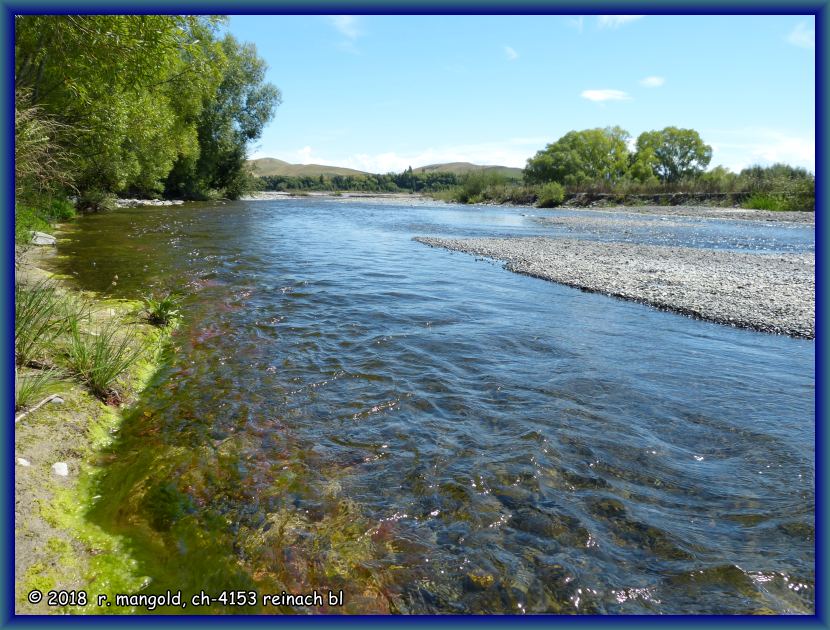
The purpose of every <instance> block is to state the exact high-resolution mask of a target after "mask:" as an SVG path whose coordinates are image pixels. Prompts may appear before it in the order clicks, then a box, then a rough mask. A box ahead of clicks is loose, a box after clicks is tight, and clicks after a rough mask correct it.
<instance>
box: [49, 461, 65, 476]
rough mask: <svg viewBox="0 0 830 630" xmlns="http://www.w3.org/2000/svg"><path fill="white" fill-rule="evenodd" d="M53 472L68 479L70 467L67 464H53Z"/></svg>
mask: <svg viewBox="0 0 830 630" xmlns="http://www.w3.org/2000/svg"><path fill="white" fill-rule="evenodd" d="M52 472H53V473H55V474H56V475H59V476H61V477H66V476H67V475H68V474H69V466H67V465H66V462H55V463H54V464H52Z"/></svg>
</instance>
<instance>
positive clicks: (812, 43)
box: [787, 22, 816, 50]
mask: <svg viewBox="0 0 830 630" xmlns="http://www.w3.org/2000/svg"><path fill="white" fill-rule="evenodd" d="M787 41H788V42H789V43H790V44H792V45H793V46H798V47H799V48H810V49H813V50H815V47H816V27H815V26H813V25H811V24H808V23H807V22H799V23H798V24H796V25H795V28H793V30H791V31H790V34H789V35H787Z"/></svg>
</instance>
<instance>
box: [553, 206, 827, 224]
mask: <svg viewBox="0 0 830 630" xmlns="http://www.w3.org/2000/svg"><path fill="white" fill-rule="evenodd" d="M568 209H571V208H568ZM586 210H590V211H591V212H604V213H607V214H623V215H630V214H647V215H657V216H675V217H698V218H701V219H736V220H738V219H740V220H744V221H774V222H784V223H803V224H808V225H815V224H816V213H815V212H772V211H770V210H746V209H744V208H721V207H718V206H610V207H592V208H586Z"/></svg>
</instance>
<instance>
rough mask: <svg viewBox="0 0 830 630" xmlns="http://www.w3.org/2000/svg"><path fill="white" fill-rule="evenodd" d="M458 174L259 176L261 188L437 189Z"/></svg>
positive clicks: (456, 178)
mask: <svg viewBox="0 0 830 630" xmlns="http://www.w3.org/2000/svg"><path fill="white" fill-rule="evenodd" d="M461 178H462V176H461V175H457V174H455V173H449V172H434V171H430V172H426V173H415V172H412V171H410V170H406V171H403V172H402V173H384V174H375V173H367V174H365V175H323V176H319V175H315V176H311V175H293V176H292V175H262V176H260V177H259V178H258V179H259V181H260V182H261V188H262V189H264V190H277V191H304V190H321V191H336V190H340V191H346V190H353V191H359V192H408V191H413V192H436V191H441V190H448V189H450V188H453V187H455V186H458V185H459V184H460V182H461Z"/></svg>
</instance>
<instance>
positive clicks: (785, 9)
mask: <svg viewBox="0 0 830 630" xmlns="http://www.w3.org/2000/svg"><path fill="white" fill-rule="evenodd" d="M391 1H392V0H374V1H371V0H370V1H366V0H364V1H363V2H350V0H340V1H337V0H309V2H307V3H303V2H301V1H298V0H290V1H285V2H280V1H279V0H270V1H269V0H262V1H259V2H257V1H256V0H244V1H243V2H240V3H233V4H230V3H229V2H228V0H169V1H168V2H165V1H164V0H150V1H146V2H141V3H140V4H139V3H136V2H135V0H132V2H127V3H125V4H123V5H119V6H113V5H112V4H109V3H107V4H105V3H104V2H103V1H102V0H98V1H96V0H77V1H76V2H71V1H69V2H65V1H64V2H59V1H56V0H42V1H39V0H34V1H32V2H26V1H25V0H12V1H10V2H9V1H6V0H0V5H2V11H0V41H2V44H0V50H2V56H3V57H2V62H3V98H2V99H0V111H1V112H2V116H3V122H4V124H3V125H2V129H1V130H0V146H1V147H2V148H3V152H4V154H5V156H6V160H5V162H4V163H3V167H4V168H3V169H2V171H3V172H2V180H0V203H2V208H3V209H4V210H5V212H2V214H0V222H1V223H0V225H1V226H2V234H3V237H4V238H3V241H2V243H3V249H2V250H0V251H1V252H2V255H3V261H4V265H3V268H2V276H0V291H2V295H3V296H5V298H6V299H4V300H2V311H0V313H1V315H0V320H2V323H3V329H4V331H5V335H4V336H3V338H2V339H0V348H1V349H2V360H3V375H4V378H3V380H2V385H0V387H2V389H1V390H0V391H1V392H2V398H3V400H5V401H7V402H6V403H5V409H6V414H5V421H4V422H3V435H2V441H3V443H2V453H3V458H2V461H3V463H4V468H3V472H5V473H6V474H4V475H3V483H2V484H0V497H2V506H3V511H4V513H3V515H2V516H3V517H5V519H4V522H5V524H6V525H7V527H4V528H3V542H2V545H0V561H1V562H2V574H1V575H0V589H1V590H0V593H2V604H0V625H3V626H5V625H9V626H11V625H14V626H26V627H41V626H47V625H48V626H52V625H58V624H61V625H63V624H65V625H72V626H75V625H78V624H82V625H85V624H90V625H96V626H101V625H110V624H112V625H115V624H119V625H120V624H130V625H133V624H153V625H154V626H155V625H159V624H162V625H164V626H166V625H167V624H168V623H169V624H171V625H173V624H175V625H193V624H199V625H215V624H224V623H226V622H230V623H234V624H237V623H240V624H246V625H249V624H278V625H279V626H280V627H299V626H308V625H330V624H338V625H340V624H342V625H350V626H355V625H363V624H372V625H377V624H381V625H383V624H390V623H394V624H401V625H404V624H405V625H413V624H417V625H426V624H429V625H430V626H435V625H436V624H437V625H439V626H444V625H450V624H452V625H472V624H475V625H479V624H480V625H493V624H499V625H501V624H505V623H509V624H513V623H521V624H529V625H541V624H544V625H554V624H555V625H557V626H559V625H568V626H574V625H579V626H582V627H585V626H586V625H588V626H590V625H594V624H595V625H606V624H614V625H616V624H623V625H632V624H634V625H641V624H648V625H650V626H654V625H697V624H706V625H707V626H708V625H712V624H717V625H721V624H723V625H726V624H732V623H737V624H740V625H743V626H755V625H756V624H757V625H758V626H762V625H763V626H766V625H775V626H780V625H790V624H792V625H797V626H810V627H816V626H817V627H828V625H829V624H828V617H827V602H828V600H830V589H828V584H827V581H826V575H827V572H826V570H827V560H828V557H827V547H826V543H827V540H826V537H825V533H826V526H827V522H828V521H827V485H826V484H825V481H826V479H827V478H826V474H827V469H828V467H827V463H826V461H825V457H824V456H825V455H826V454H827V453H828V449H827V432H826V428H825V426H824V423H823V419H824V418H825V416H826V407H825V404H826V403H825V391H826V388H827V386H830V380H828V378H827V375H826V373H825V370H824V361H825V357H826V354H827V353H826V350H827V341H826V339H825V335H824V328H825V327H824V318H825V312H826V311H825V304H824V300H825V298H826V292H825V291H824V283H825V264H826V253H825V251H824V243H825V242H827V230H828V221H827V218H826V217H825V214H824V213H825V212H826V211H828V210H829V209H828V206H827V186H826V183H827V181H828V178H830V172H828V165H827V161H826V157H827V154H826V148H827V140H828V137H827V126H826V123H827V103H828V99H827V61H826V59H827V42H826V37H825V34H826V33H827V32H828V26H830V10H828V9H829V8H830V0H821V1H816V0H812V1H811V0H796V1H794V2H791V3H786V4H785V3H784V1H782V0H767V1H766V2H764V1H763V0H762V1H760V2H752V1H751V0H732V1H731V2H729V3H718V2H717V1H716V0H701V1H699V2H688V1H687V2H679V3H672V4H667V3H665V2H660V1H659V0H646V1H644V0H639V1H631V2H627V1H626V0H604V1H603V0H598V1H591V0H588V1H587V2H583V3H581V4H580V3H576V2H574V1H573V0H565V1H563V2H557V1H556V0H536V1H532V0H530V1H528V0H523V1H522V2H521V3H517V4H508V3H507V0H482V1H476V0H454V1H453V0H451V1H450V2H447V3H441V2H440V0H421V1H419V2H418V1H413V0H408V1H407V2H402V3H395V4H391ZM346 11H347V12H349V13H352V14H356V15H361V14H363V15H367V14H398V15H407V14H449V15H453V14H454V15H465V14H466V15H475V14H493V15H498V14H504V15H508V14H558V15H580V14H581V15H589V14H602V13H642V14H653V15H758V14H765V15H814V16H815V18H816V52H815V54H816V97H815V98H816V100H815V111H816V230H817V235H816V298H817V299H816V339H815V343H816V344H817V348H816V350H817V351H816V355H815V373H816V393H815V397H816V398H815V402H816V417H815V446H816V449H815V473H816V474H815V479H816V486H815V493H816V515H815V517H816V519H815V528H816V538H815V550H816V571H815V594H816V599H815V605H816V608H815V615H812V616H804V617H799V616H776V617H751V616H743V615H736V616H725V615H702V616H679V615H666V616H640V615H637V616H624V617H622V616H597V615H586V616H582V617H558V616H528V617H519V616H490V617H483V616H472V615H459V616H429V615H416V616H409V617H406V616H396V617H386V616H384V617H375V616H363V615H361V616H352V617H348V616H338V617H270V616H256V617H254V616H250V617H244V616H232V617H228V618H225V617H196V616H181V617H172V616H166V615H158V616H136V617H125V616H119V617H117V618H114V617H106V616H102V617H98V616H78V617H57V616H55V617H52V616H16V615H15V614H14V473H15V465H14V422H13V421H12V418H13V417H14V395H13V394H14V369H13V367H14V347H13V339H14V310H13V308H12V305H13V304H14V246H13V243H14V236H13V235H14V194H13V191H14V162H13V161H14V152H13V142H14V116H13V111H14V96H13V95H14V16H15V15H25V14H70V13H71V14H83V13H88V14H91V13H95V14H105V13H109V14H120V13H144V14H180V13H221V14H226V15H231V14H273V15H279V14H287V15H291V14H302V15H314V14H337V13H343V12H346Z"/></svg>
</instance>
